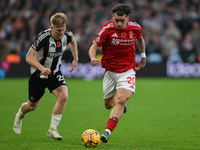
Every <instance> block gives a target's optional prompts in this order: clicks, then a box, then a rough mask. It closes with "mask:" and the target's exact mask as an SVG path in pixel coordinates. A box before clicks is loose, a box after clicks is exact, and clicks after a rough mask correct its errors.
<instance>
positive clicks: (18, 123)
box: [13, 115, 22, 134]
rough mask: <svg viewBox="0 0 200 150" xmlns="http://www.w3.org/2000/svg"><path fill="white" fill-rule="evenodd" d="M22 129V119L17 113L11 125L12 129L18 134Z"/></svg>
mask: <svg viewBox="0 0 200 150" xmlns="http://www.w3.org/2000/svg"><path fill="white" fill-rule="evenodd" d="M21 130H22V119H20V118H19V117H18V116H17V115H15V121H14V125H13V131H14V132H15V133H16V134H20V133H21Z"/></svg>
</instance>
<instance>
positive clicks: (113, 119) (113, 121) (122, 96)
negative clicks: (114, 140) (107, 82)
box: [101, 88, 133, 143]
mask: <svg viewBox="0 0 200 150" xmlns="http://www.w3.org/2000/svg"><path fill="white" fill-rule="evenodd" d="M132 94H133V92H132V91H129V90H126V89H122V88H120V89H117V100H116V105H115V107H114V108H113V109H112V111H111V113H110V117H109V120H108V123H107V126H106V130H105V132H104V133H103V134H102V135H101V141H102V142H104V143H107V142H108V138H109V136H110V134H111V132H112V131H113V130H114V128H115V127H116V126H117V123H118V121H119V120H120V119H121V117H122V115H123V113H124V107H125V105H126V101H127V100H128V99H129V98H130V97H131V96H132Z"/></svg>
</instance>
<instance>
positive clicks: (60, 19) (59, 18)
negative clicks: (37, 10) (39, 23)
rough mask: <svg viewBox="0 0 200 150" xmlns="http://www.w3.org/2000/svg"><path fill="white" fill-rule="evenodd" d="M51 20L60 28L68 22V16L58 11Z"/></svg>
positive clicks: (52, 24)
mask: <svg viewBox="0 0 200 150" xmlns="http://www.w3.org/2000/svg"><path fill="white" fill-rule="evenodd" d="M50 22H51V26H55V27H57V28H60V27H63V26H65V25H66V24H67V17H66V15H65V14H64V13H56V14H54V15H53V16H52V17H51V18H50Z"/></svg>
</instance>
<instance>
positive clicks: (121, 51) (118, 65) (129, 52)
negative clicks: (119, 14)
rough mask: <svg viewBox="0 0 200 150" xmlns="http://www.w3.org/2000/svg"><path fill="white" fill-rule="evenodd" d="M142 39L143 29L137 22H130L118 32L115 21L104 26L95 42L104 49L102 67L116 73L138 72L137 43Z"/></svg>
mask: <svg viewBox="0 0 200 150" xmlns="http://www.w3.org/2000/svg"><path fill="white" fill-rule="evenodd" d="M141 37H142V29H141V27H140V25H138V24H137V23H135V22H132V21H128V22H127V26H126V28H125V29H123V30H118V29H117V28H116V27H115V24H114V21H110V22H108V23H106V24H104V25H103V26H102V27H101V29H100V31H99V33H98V34H97V36H96V37H95V38H94V40H93V43H95V44H96V45H97V46H98V47H102V51H103V57H102V59H101V65H102V67H103V68H105V69H106V70H109V71H112V72H116V73H122V72H125V71H127V70H130V69H134V70H136V61H135V43H136V40H137V39H140V38H141Z"/></svg>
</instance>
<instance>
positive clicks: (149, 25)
mask: <svg viewBox="0 0 200 150" xmlns="http://www.w3.org/2000/svg"><path fill="white" fill-rule="evenodd" d="M118 3H126V4H129V5H130V6H132V7H133V10H134V11H133V13H132V14H131V15H130V20H133V21H136V22H137V23H139V24H140V25H141V27H142V29H143V35H144V39H145V42H146V53H147V66H146V68H145V69H144V70H142V71H140V72H138V76H148V77H149V76H150V77H152V76H153V77H186V78H188V77H195V78H199V77H200V42H199V41H200V1H199V0H139V1H132V0H99V1H95V0H73V1H66V0H60V1H56V0H1V1H0V9H1V12H0V63H1V64H0V78H1V79H3V78H5V77H8V78H9V77H28V76H29V65H28V64H26V63H25V61H24V60H25V56H26V53H27V51H28V48H29V47H30V45H31V43H32V42H33V40H34V38H35V37H36V36H37V35H38V33H39V32H40V31H42V30H44V29H47V28H49V26H50V24H49V18H50V16H51V15H52V14H54V13H56V12H63V13H65V14H66V15H67V18H68V22H69V25H68V29H69V30H71V31H72V32H73V33H74V36H75V39H76V40H77V43H78V50H79V64H78V66H77V69H76V71H75V72H74V73H72V74H69V73H68V72H67V69H66V67H70V64H68V63H70V62H71V61H72V56H71V52H70V51H69V50H68V51H66V52H65V54H64V57H63V64H64V65H63V67H62V70H63V72H64V75H65V77H77V78H82V77H83V78H101V77H102V74H103V70H102V69H101V67H100V64H99V66H97V67H91V66H90V65H89V62H90V59H89V57H88V49H89V47H90V45H91V44H92V40H93V38H94V37H95V36H96V34H97V33H98V31H99V29H100V27H101V26H102V25H103V24H104V23H106V22H108V21H110V20H112V15H111V9H112V7H113V6H115V5H116V4H118ZM98 55H99V57H101V50H99V51H98ZM139 59H140V54H139V51H138V50H137V56H136V61H137V62H138V60H139Z"/></svg>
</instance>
